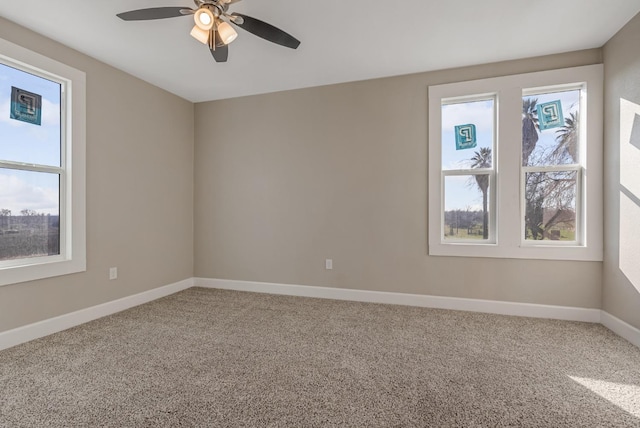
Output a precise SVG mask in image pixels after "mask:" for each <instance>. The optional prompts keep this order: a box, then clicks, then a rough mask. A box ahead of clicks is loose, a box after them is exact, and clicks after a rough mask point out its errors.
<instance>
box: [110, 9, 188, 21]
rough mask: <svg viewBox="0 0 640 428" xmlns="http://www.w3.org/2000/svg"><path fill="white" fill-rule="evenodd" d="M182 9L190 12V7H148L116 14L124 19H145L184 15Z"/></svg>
mask: <svg viewBox="0 0 640 428" xmlns="http://www.w3.org/2000/svg"><path fill="white" fill-rule="evenodd" d="M183 10H184V11H187V12H188V13H191V9H188V8H184V7H152V8H149V9H138V10H130V11H129V12H122V13H119V14H117V15H116V16H117V17H118V18H120V19H122V20H124V21H147V20H150V19H164V18H175V17H177V16H184V15H185V14H184V13H183V12H182V11H183Z"/></svg>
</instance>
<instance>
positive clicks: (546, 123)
mask: <svg viewBox="0 0 640 428" xmlns="http://www.w3.org/2000/svg"><path fill="white" fill-rule="evenodd" d="M579 120H580V90H579V89H575V90H571V91H564V92H550V93H542V94H535V95H528V96H524V97H522V165H523V166H548V165H567V164H575V163H578V162H579V155H580V154H579V144H578V142H579V138H578V137H579V136H578V132H579Z"/></svg>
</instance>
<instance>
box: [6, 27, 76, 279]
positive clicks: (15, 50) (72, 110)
mask: <svg viewBox="0 0 640 428" xmlns="http://www.w3.org/2000/svg"><path fill="white" fill-rule="evenodd" d="M0 62H2V63H3V64H6V65H8V66H10V67H14V68H17V69H20V70H23V71H27V72H29V73H32V74H35V75H38V76H41V77H44V78H47V79H50V80H53V81H55V82H58V83H60V84H61V87H62V92H61V103H60V105H61V122H62V123H61V125H62V127H61V129H62V132H61V134H62V135H61V147H60V149H61V165H60V168H57V167H46V166H33V165H21V164H19V163H14V162H3V163H2V164H4V165H5V166H8V167H11V168H13V169H23V170H28V171H36V172H50V173H55V174H60V254H59V255H52V256H42V257H33V258H24V259H18V260H5V261H0V286H3V285H9V284H15V283H20V282H25V281H33V280H37V279H43V278H49V277H54V276H60V275H67V274H71V273H77V272H83V271H86V201H85V199H86V197H85V193H86V190H85V189H86V183H85V176H86V167H85V162H86V160H85V159H86V75H85V73H84V72H82V71H80V70H77V69H75V68H73V67H69V66H68V65H66V64H62V63H60V62H58V61H55V60H53V59H51V58H48V57H46V56H44V55H41V54H38V53H36V52H33V51H30V50H28V49H26V48H23V47H21V46H19V45H16V44H14V43H11V42H8V41H6V40H4V39H0Z"/></svg>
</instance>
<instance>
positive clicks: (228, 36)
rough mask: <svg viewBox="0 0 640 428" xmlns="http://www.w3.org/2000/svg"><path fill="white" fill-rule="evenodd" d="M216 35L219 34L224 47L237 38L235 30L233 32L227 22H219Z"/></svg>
mask: <svg viewBox="0 0 640 428" xmlns="http://www.w3.org/2000/svg"><path fill="white" fill-rule="evenodd" d="M218 34H220V38H221V39H222V42H223V43H224V44H225V45H228V44H229V43H231V42H233V41H234V40H235V39H236V37H238V33H237V32H236V30H234V29H233V27H232V26H231V25H229V24H228V23H227V22H221V23H220V24H218Z"/></svg>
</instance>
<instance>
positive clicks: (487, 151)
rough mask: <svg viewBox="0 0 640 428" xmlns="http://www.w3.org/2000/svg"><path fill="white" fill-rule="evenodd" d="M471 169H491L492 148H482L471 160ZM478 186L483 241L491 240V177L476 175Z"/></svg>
mask: <svg viewBox="0 0 640 428" xmlns="http://www.w3.org/2000/svg"><path fill="white" fill-rule="evenodd" d="M471 168H491V148H489V147H481V148H480V151H479V152H475V153H474V155H473V157H472V158H471ZM474 178H475V179H476V184H477V185H478V188H479V189H480V191H481V192H482V239H489V210H488V207H487V202H488V201H487V199H488V198H487V196H488V191H489V175H487V174H476V175H474Z"/></svg>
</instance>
